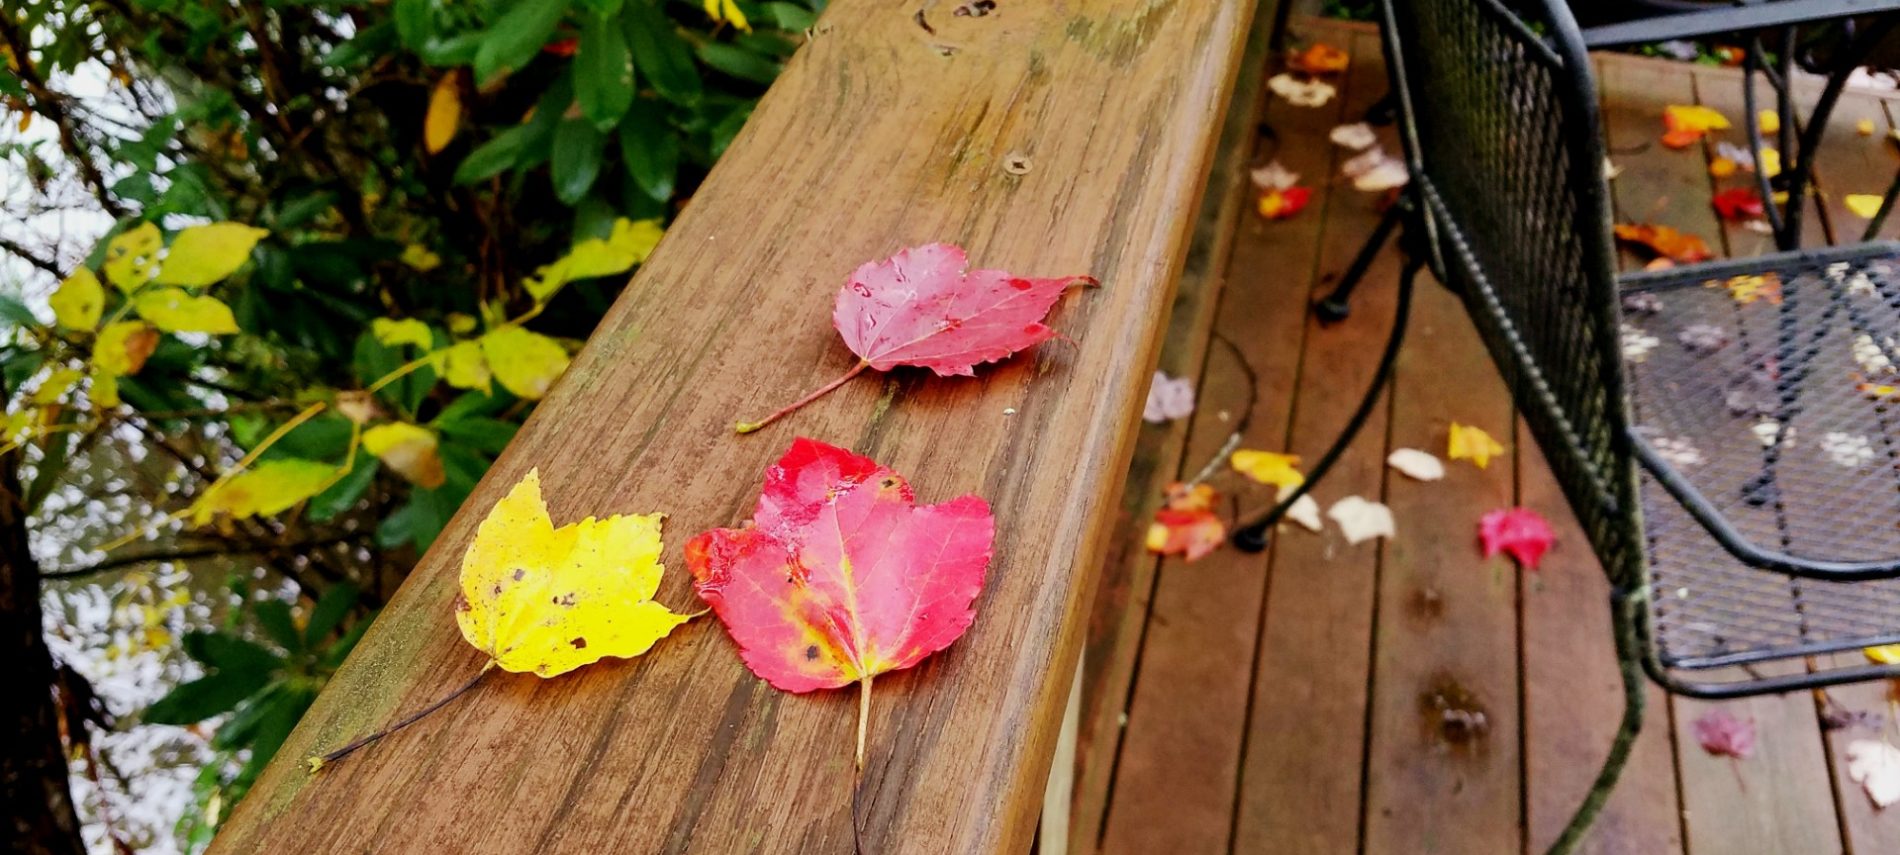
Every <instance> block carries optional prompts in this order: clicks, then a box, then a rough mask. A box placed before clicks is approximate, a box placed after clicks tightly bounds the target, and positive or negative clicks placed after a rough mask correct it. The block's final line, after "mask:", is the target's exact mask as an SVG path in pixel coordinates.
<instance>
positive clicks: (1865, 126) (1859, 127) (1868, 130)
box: [1854, 119, 1874, 137]
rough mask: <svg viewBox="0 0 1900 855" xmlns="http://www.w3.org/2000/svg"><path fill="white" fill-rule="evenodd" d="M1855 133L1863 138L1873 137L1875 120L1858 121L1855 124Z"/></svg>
mask: <svg viewBox="0 0 1900 855" xmlns="http://www.w3.org/2000/svg"><path fill="white" fill-rule="evenodd" d="M1854 132H1855V133H1857V134H1860V135H1861V136H1863V137H1871V136H1873V135H1874V120H1873V119H1862V120H1860V121H1858V122H1855V123H1854Z"/></svg>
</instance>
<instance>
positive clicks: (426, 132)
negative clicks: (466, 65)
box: [422, 69, 462, 154]
mask: <svg viewBox="0 0 1900 855" xmlns="http://www.w3.org/2000/svg"><path fill="white" fill-rule="evenodd" d="M461 126H462V87H461V86H460V85H458V84H457V82H456V72H455V71H454V70H453V69H451V70H450V71H449V73H447V74H444V75H442V79H440V80H437V81H436V82H435V88H434V89H431V90H430V91H429V112H428V113H427V114H426V115H424V116H423V117H422V147H423V148H424V149H426V150H427V151H428V152H429V153H430V154H435V153H436V152H439V151H441V150H443V149H445V148H448V147H449V142H450V141H452V140H454V139H455V132H456V130H457V129H459V128H460V127H461Z"/></svg>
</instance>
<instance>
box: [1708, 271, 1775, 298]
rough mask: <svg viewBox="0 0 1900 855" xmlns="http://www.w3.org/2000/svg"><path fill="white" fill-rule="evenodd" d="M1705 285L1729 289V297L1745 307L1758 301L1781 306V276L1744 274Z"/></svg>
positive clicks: (1712, 280)
mask: <svg viewBox="0 0 1900 855" xmlns="http://www.w3.org/2000/svg"><path fill="white" fill-rule="evenodd" d="M1703 284H1704V286H1705V287H1709V288H1716V287H1720V288H1725V289H1727V290H1728V295H1729V297H1731V298H1733V299H1734V300H1735V302H1737V303H1740V304H1742V305H1744V306H1746V305H1749V304H1750V303H1753V302H1755V301H1756V300H1767V301H1768V302H1769V303H1770V304H1772V305H1776V306H1779V305H1781V276H1780V275H1779V274H1777V273H1773V272H1769V273H1762V274H1743V275H1740V276H1730V277H1729V278H1727V279H1711V280H1709V281H1708V282H1705V283H1703Z"/></svg>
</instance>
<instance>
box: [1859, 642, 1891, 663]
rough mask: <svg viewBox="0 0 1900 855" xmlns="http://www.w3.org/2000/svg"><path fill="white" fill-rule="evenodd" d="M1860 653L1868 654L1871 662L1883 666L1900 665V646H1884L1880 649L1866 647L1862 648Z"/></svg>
mask: <svg viewBox="0 0 1900 855" xmlns="http://www.w3.org/2000/svg"><path fill="white" fill-rule="evenodd" d="M1860 652H1862V653H1864V654H1866V655H1867V659H1868V661H1870V662H1878V663H1880V664H1882V665H1900V644H1882V645H1880V646H1879V647H1866V648H1862V649H1861V651H1860Z"/></svg>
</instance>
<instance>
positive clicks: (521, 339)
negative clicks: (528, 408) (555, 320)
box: [481, 326, 568, 401]
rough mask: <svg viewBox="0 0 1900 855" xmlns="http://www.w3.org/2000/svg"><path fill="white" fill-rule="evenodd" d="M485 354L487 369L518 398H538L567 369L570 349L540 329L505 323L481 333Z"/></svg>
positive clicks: (535, 399) (545, 393) (532, 399)
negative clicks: (568, 350)
mask: <svg viewBox="0 0 1900 855" xmlns="http://www.w3.org/2000/svg"><path fill="white" fill-rule="evenodd" d="M481 348H482V357H483V359H484V361H486V362H487V364H488V369H489V370H490V371H491V372H493V373H494V378H495V380H496V381H498V382H500V383H501V387H502V388H503V389H507V390H508V391H509V392H511V393H513V394H514V396H515V397H517V398H526V399H528V400H530V401H538V400H540V399H541V398H543V397H546V396H547V394H548V389H550V388H552V387H553V386H554V381H555V380H558V379H560V377H561V374H562V373H563V372H565V371H567V363H568V357H567V349H566V348H563V347H561V343H560V342H557V341H555V340H554V339H551V338H549V337H547V336H544V335H542V334H540V333H538V332H533V331H531V330H526V329H523V328H521V327H518V326H505V327H500V328H497V329H494V330H490V331H489V332H488V333H486V334H485V335H483V336H482V337H481Z"/></svg>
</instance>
